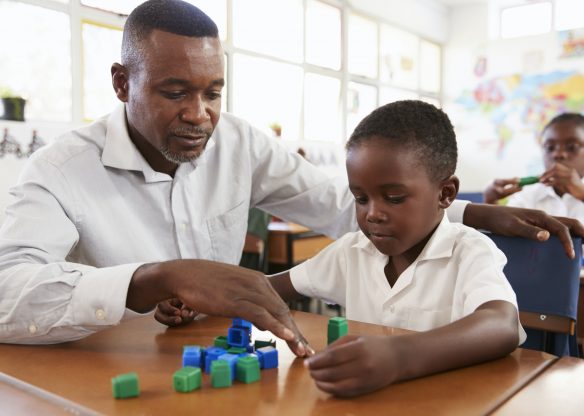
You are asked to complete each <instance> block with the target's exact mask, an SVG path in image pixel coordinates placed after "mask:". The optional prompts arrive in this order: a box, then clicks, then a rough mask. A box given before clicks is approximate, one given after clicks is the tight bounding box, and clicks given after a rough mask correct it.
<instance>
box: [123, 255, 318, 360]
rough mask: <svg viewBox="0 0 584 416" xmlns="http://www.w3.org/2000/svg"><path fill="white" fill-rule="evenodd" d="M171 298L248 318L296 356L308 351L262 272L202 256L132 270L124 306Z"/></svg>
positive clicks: (144, 307)
mask: <svg viewBox="0 0 584 416" xmlns="http://www.w3.org/2000/svg"><path fill="white" fill-rule="evenodd" d="M173 298H176V299H178V302H180V303H181V304H182V306H181V307H183V306H184V307H187V308H190V309H192V310H196V311H198V312H200V313H205V314H207V315H215V316H226V317H240V318H242V319H245V320H247V321H250V322H252V323H253V324H254V325H256V326H257V327H258V328H260V329H266V330H269V331H271V332H272V333H273V334H274V335H276V336H277V337H279V338H282V339H283V340H285V341H287V342H288V345H289V346H290V349H291V350H292V351H293V352H294V353H295V354H296V355H298V356H301V357H302V356H305V355H309V354H310V352H311V351H312V349H311V348H310V347H309V346H308V343H307V341H306V339H305V338H304V336H303V335H302V334H301V333H300V330H299V329H298V328H297V327H296V323H295V322H294V320H293V319H292V316H291V315H290V310H289V309H288V306H287V305H286V303H284V301H283V300H282V298H280V296H279V295H278V294H277V293H276V291H275V290H274V289H273V288H272V285H271V284H270V283H269V281H268V279H267V278H266V276H264V275H263V274H262V273H259V272H256V271H253V270H250V269H245V268H243V267H238V266H232V265H229V264H223V263H217V262H213V261H207V260H173V261H167V262H161V263H153V264H145V265H143V266H140V267H139V268H138V269H137V270H136V271H135V272H134V275H133V276H132V280H131V282H130V286H129V288H128V296H127V299H126V306H127V307H128V308H130V309H132V310H134V311H137V312H145V311H148V310H151V309H152V308H154V306H155V305H156V304H157V303H159V302H162V301H165V300H168V299H173ZM165 306H168V305H166V304H165ZM166 310H167V311H168V309H166ZM159 317H161V315H160V314H159Z"/></svg>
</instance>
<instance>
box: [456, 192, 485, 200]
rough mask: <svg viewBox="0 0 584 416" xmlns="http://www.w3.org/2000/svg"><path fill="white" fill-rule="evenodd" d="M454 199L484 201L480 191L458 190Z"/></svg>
mask: <svg viewBox="0 0 584 416" xmlns="http://www.w3.org/2000/svg"><path fill="white" fill-rule="evenodd" d="M456 199H464V200H466V201H470V202H484V201H483V193H482V192H459V193H458V195H456Z"/></svg>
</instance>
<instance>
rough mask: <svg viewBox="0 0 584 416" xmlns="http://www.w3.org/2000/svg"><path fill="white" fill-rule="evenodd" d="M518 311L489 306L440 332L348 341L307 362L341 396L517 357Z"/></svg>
mask: <svg viewBox="0 0 584 416" xmlns="http://www.w3.org/2000/svg"><path fill="white" fill-rule="evenodd" d="M517 319H518V318H517V309H515V306H514V305H512V304H511V303H509V302H506V301H490V302H486V303H484V304H482V305H481V306H479V307H478V308H477V309H476V310H475V311H474V312H473V313H472V314H470V315H468V316H466V317H464V318H462V319H460V320H458V321H456V322H453V323H451V324H448V325H445V326H443V327H441V328H436V329H433V330H431V331H427V332H419V333H413V334H407V335H402V336H390V337H357V336H345V337H343V338H341V339H339V340H337V341H336V342H335V343H333V344H331V345H330V346H329V347H328V348H327V349H325V350H324V351H322V352H321V353H319V354H317V355H315V356H314V357H311V358H309V359H307V360H306V361H305V365H306V366H307V367H308V368H309V370H310V374H311V376H312V377H313V378H314V379H315V381H316V384H317V386H318V387H319V388H320V389H322V390H324V391H326V392H328V393H331V394H334V395H336V396H355V395H358V394H363V393H368V392H371V391H374V390H377V389H380V388H382V387H384V386H387V385H389V384H391V383H395V382H397V381H402V380H407V379H412V378H416V377H421V376H425V375H429V374H433V373H437V372H440V371H446V370H450V369H454V368H458V367H464V366H467V365H472V364H478V363H481V362H483V361H488V360H492V359H495V358H499V357H503V356H505V355H507V354H509V353H510V352H512V351H513V350H514V349H515V348H516V347H517V343H518V340H519V334H518V322H517Z"/></svg>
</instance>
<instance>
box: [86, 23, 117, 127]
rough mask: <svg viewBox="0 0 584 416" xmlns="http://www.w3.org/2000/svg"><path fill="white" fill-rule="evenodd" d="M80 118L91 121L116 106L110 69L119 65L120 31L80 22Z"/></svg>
mask: <svg viewBox="0 0 584 416" xmlns="http://www.w3.org/2000/svg"><path fill="white" fill-rule="evenodd" d="M81 35H82V37H83V118H84V119H85V120H87V121H89V120H95V119H97V118H99V117H101V116H103V115H104V114H107V113H109V112H111V111H112V109H113V108H114V107H115V106H116V105H117V104H118V103H119V102H120V101H118V99H117V98H116V95H115V93H114V89H113V87H112V79H111V75H110V74H111V72H110V68H111V66H112V63H114V62H121V60H120V50H121V47H122V31H121V28H120V29H114V28H110V27H107V26H100V25H95V24H93V23H89V22H83V25H82V27H81Z"/></svg>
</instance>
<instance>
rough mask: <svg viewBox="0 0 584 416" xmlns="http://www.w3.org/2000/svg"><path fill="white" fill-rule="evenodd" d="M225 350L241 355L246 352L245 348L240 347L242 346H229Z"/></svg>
mask: <svg viewBox="0 0 584 416" xmlns="http://www.w3.org/2000/svg"><path fill="white" fill-rule="evenodd" d="M227 352H228V353H229V354H235V355H242V354H245V353H247V349H245V348H242V347H230V348H228V349H227Z"/></svg>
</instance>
